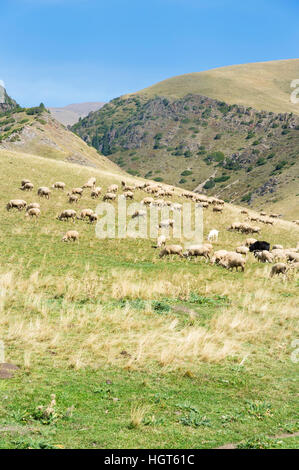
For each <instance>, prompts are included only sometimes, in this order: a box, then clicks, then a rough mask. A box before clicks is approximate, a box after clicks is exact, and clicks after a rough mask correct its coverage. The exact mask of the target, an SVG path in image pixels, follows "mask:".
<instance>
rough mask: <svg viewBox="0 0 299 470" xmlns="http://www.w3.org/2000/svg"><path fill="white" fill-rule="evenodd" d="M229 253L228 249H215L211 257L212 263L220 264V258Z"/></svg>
mask: <svg viewBox="0 0 299 470" xmlns="http://www.w3.org/2000/svg"><path fill="white" fill-rule="evenodd" d="M227 253H228V251H227V250H217V251H215V252H214V255H213V257H212V258H211V263H212V264H215V263H216V264H219V262H220V260H221V259H222V258H224V256H226V255H227Z"/></svg>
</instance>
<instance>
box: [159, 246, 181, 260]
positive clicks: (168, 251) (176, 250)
mask: <svg viewBox="0 0 299 470" xmlns="http://www.w3.org/2000/svg"><path fill="white" fill-rule="evenodd" d="M169 255H179V256H180V257H181V258H182V257H183V248H182V247H181V245H166V246H165V247H164V248H163V250H162V251H161V252H160V254H159V257H160V258H163V256H169Z"/></svg>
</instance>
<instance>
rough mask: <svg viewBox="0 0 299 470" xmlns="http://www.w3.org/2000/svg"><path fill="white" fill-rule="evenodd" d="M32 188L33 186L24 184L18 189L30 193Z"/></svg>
mask: <svg viewBox="0 0 299 470" xmlns="http://www.w3.org/2000/svg"><path fill="white" fill-rule="evenodd" d="M33 188H34V185H33V184H32V183H25V184H23V185H22V187H21V188H20V189H21V190H22V191H32V190H33Z"/></svg>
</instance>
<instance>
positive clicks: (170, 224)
mask: <svg viewBox="0 0 299 470" xmlns="http://www.w3.org/2000/svg"><path fill="white" fill-rule="evenodd" d="M173 224H174V220H173V219H164V220H161V222H160V223H159V225H158V228H167V227H172V228H173Z"/></svg>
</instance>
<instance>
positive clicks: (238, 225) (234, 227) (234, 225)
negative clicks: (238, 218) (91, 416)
mask: <svg viewBox="0 0 299 470" xmlns="http://www.w3.org/2000/svg"><path fill="white" fill-rule="evenodd" d="M241 226H242V222H233V223H232V224H231V225H230V226H229V227H228V229H227V230H229V231H230V230H237V231H238V232H239V231H240V229H241Z"/></svg>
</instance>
